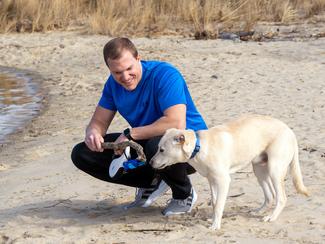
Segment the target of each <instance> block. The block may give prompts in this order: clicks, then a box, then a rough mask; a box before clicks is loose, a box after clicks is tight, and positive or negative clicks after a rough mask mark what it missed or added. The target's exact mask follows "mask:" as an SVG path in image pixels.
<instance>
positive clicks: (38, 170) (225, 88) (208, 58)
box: [0, 32, 325, 243]
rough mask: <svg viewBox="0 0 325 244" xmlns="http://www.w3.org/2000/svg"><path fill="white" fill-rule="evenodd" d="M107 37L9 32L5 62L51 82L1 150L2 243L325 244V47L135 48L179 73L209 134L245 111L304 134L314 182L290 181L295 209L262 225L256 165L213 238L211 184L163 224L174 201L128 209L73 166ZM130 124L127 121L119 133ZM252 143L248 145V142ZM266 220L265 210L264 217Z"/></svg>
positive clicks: (233, 191) (153, 43)
mask: <svg viewBox="0 0 325 244" xmlns="http://www.w3.org/2000/svg"><path fill="white" fill-rule="evenodd" d="M108 40H109V38H108V37H105V36H97V35H91V36H90V35H82V34H78V33H73V32H56V33H47V34H7V35H0V65H3V66H11V67H15V68H21V69H27V70H31V71H33V72H37V73H38V74H40V75H41V76H42V77H43V80H42V86H43V88H44V89H45V90H46V91H47V96H46V104H47V106H46V109H45V110H44V112H43V113H42V114H41V115H40V116H39V117H38V118H36V119H34V120H33V121H32V122H31V124H30V125H29V126H27V127H26V129H25V130H24V131H22V132H20V133H18V134H17V135H15V136H14V137H13V138H12V140H13V142H12V143H10V144H9V145H7V146H5V147H3V148H1V151H0V243H11V242H13V243H261V242H263V243H322V242H323V241H324V239H325V219H324V216H325V208H324V204H323V202H324V201H325V187H324V183H325V182H324V176H325V174H324V173H325V140H324V139H325V137H324V136H325V123H324V121H325V108H324V105H325V39H324V38H319V39H316V38H310V39H306V40H296V41H277V42H261V43H258V42H239V41H231V40H208V41H204V40H201V41H195V40H192V39H190V38H183V37H160V38H154V39H148V38H136V39H133V40H134V42H135V43H136V45H137V46H138V48H139V52H140V54H141V56H142V58H143V59H159V60H164V61H168V62H171V63H173V64H174V65H176V66H177V67H178V68H179V69H180V70H181V72H182V73H183V74H184V77H185V78H186V80H187V83H188V86H189V89H190V91H191V93H192V96H193V99H194V101H195V103H196V105H197V107H198V109H199V111H200V112H201V113H202V115H203V116H204V118H205V120H206V122H207V124H208V126H210V127H211V126H214V125H218V124H221V123H223V122H225V121H228V120H231V119H233V118H236V117H238V116H240V115H243V114H247V113H258V114H265V115H270V116H273V117H276V118H278V119H281V120H283V121H284V122H286V123H287V124H288V125H289V126H290V127H291V128H292V129H293V130H294V131H295V133H296V135H297V138H298V142H299V149H300V159H301V168H302V173H303V177H304V182H305V185H306V186H307V187H308V188H309V189H310V192H311V196H310V197H308V198H306V197H304V196H302V195H298V194H297V193H296V191H295V189H294V187H293V184H292V182H291V178H290V176H288V178H287V181H286V190H287V196H288V202H287V206H286V208H285V209H284V211H283V212H282V214H281V215H280V217H279V219H278V220H277V221H276V222H272V223H264V222H262V221H261V219H262V217H263V213H262V214H250V213H248V211H249V210H250V209H253V208H256V207H258V206H260V204H262V202H263V194H262V191H261V189H260V187H259V186H258V184H257V181H256V179H255V177H254V175H253V173H252V168H251V167H248V168H247V169H245V170H242V171H240V172H238V173H236V174H234V175H233V176H232V183H231V187H230V192H229V195H237V194H240V196H238V197H229V198H228V200H227V202H226V207H225V213H224V217H223V220H222V228H221V230H219V231H212V230H210V229H209V226H210V224H211V216H212V207H211V205H210V190H209V186H208V183H207V180H206V179H205V178H203V177H201V176H200V175H198V174H195V175H193V176H192V177H191V179H192V182H193V185H194V187H195V189H196V191H197V192H198V196H199V198H198V201H197V204H196V207H195V209H194V210H193V211H192V213H190V214H186V215H180V216H176V217H175V216H174V217H168V218H166V217H163V216H162V215H161V213H160V212H161V210H162V209H163V208H164V206H165V205H166V202H167V201H168V199H169V198H170V197H171V194H170V192H168V193H167V194H166V195H164V196H163V197H161V198H160V199H159V200H158V201H157V202H156V203H155V204H154V205H153V206H152V207H149V208H146V209H143V208H140V209H133V210H130V211H127V212H125V211H123V210H122V206H123V205H124V204H126V203H129V202H130V201H132V199H133V197H134V189H132V188H129V187H125V186H120V185H114V184H110V183H107V182H103V181H99V180H97V179H95V178H92V177H90V176H88V175H86V174H85V173H83V172H81V171H79V170H78V169H76V168H75V166H74V165H73V164H72V163H71V160H70V152H71V149H72V147H73V146H74V144H76V143H78V142H79V141H82V140H83V138H84V129H85V127H86V125H87V123H88V122H89V119H90V116H91V115H92V113H93V111H94V108H95V106H96V104H97V101H98V99H99V97H100V95H101V91H102V87H103V84H104V82H105V80H106V77H107V75H108V73H109V72H108V69H107V68H106V67H105V65H104V62H103V58H102V47H103V45H104V44H105V43H106V42H107V41H108ZM126 126H127V124H126V123H125V122H124V120H123V119H122V118H121V117H120V116H118V117H117V118H115V120H114V121H113V124H112V126H111V128H110V131H111V132H113V131H121V130H122V129H123V128H125V127H126ZM247 139H249V138H247ZM264 214H265V213H264Z"/></svg>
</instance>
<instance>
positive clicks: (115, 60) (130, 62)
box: [103, 37, 142, 91]
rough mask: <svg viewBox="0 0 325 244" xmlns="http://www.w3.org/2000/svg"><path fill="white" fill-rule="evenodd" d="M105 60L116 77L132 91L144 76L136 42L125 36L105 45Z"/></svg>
mask: <svg viewBox="0 0 325 244" xmlns="http://www.w3.org/2000/svg"><path fill="white" fill-rule="evenodd" d="M103 53H104V60H105V63H106V65H107V67H108V68H109V70H110V71H111V74H112V76H113V77H114V79H115V80H116V81H117V82H118V83H119V84H120V85H122V86H123V87H124V88H125V89H127V90H129V91H132V90H134V89H135V88H136V87H137V85H138V84H139V82H140V80H141V77H142V66H141V63H140V57H139V55H138V51H137V49H136V47H135V46H134V44H133V43H132V42H131V41H130V40H129V39H128V38H124V37H117V38H114V39H112V40H110V41H109V42H108V43H106V45H105V46H104V50H103Z"/></svg>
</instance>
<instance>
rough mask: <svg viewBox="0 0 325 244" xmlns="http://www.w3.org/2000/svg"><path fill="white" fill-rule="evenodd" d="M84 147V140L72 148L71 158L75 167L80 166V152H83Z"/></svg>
mask: <svg viewBox="0 0 325 244" xmlns="http://www.w3.org/2000/svg"><path fill="white" fill-rule="evenodd" d="M86 147H87V146H86V144H85V143H84V142H81V143H79V144H77V145H75V146H74V148H73V149H72V152H71V160H72V162H73V164H74V165H75V166H76V167H77V168H80V164H81V158H82V154H83V153H84V152H85V149H86Z"/></svg>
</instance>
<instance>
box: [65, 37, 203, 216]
mask: <svg viewBox="0 0 325 244" xmlns="http://www.w3.org/2000/svg"><path fill="white" fill-rule="evenodd" d="M103 53H104V60H105V63H106V65H107V67H108V68H109V70H110V73H111V74H110V76H109V78H108V80H107V82H106V84H105V87H104V90H103V93H102V96H101V98H100V100H99V103H98V105H97V107H96V110H95V112H94V114H93V117H92V119H91V121H90V123H89V125H88V126H87V129H86V137H85V141H84V142H82V143H80V144H78V145H76V146H75V147H74V149H73V151H72V156H71V157H72V161H73V163H74V164H75V165H76V167H78V168H79V169H81V170H82V171H84V172H86V173H88V174H90V175H92V176H94V177H96V178H98V179H101V180H104V181H108V182H112V183H117V184H123V185H127V186H132V187H137V191H136V199H135V201H134V202H133V203H131V204H130V205H129V206H127V208H129V207H136V206H143V207H147V206H149V205H151V204H152V202H154V201H155V200H156V199H157V198H158V197H159V196H161V195H162V194H164V193H165V192H166V191H167V190H168V189H169V187H170V188H171V190H172V197H173V198H172V199H171V201H170V202H169V204H168V206H167V207H166V208H165V209H164V210H163V214H164V215H172V214H181V213H186V212H190V211H191V209H192V207H193V205H194V203H195V201H196V199H197V195H196V193H195V191H194V189H193V188H192V185H191V182H190V179H189V178H188V174H191V173H194V172H195V170H194V169H193V168H192V167H191V166H190V165H189V164H187V163H185V162H180V163H179V164H176V165H173V166H171V167H169V168H166V169H164V170H161V171H155V170H154V169H153V168H152V167H151V166H150V165H149V163H147V164H145V165H144V166H141V167H137V168H135V169H133V170H129V171H128V172H127V173H125V174H123V175H122V176H121V177H119V178H115V177H114V175H110V173H111V169H112V166H114V165H116V163H117V164H120V163H121V162H123V161H127V160H128V159H130V157H131V156H134V155H132V154H133V153H132V152H131V153H130V150H125V152H124V153H123V154H122V155H121V156H120V155H118V156H119V157H118V156H116V155H115V156H114V152H113V151H112V150H103V148H102V146H101V143H102V142H116V143H118V142H123V141H126V140H134V141H136V142H137V143H139V144H141V145H142V146H143V147H144V153H145V155H146V157H147V160H148V162H149V161H150V159H151V158H152V157H153V155H154V154H155V153H156V151H157V148H158V143H159V140H160V138H161V136H162V135H163V134H164V133H165V131H166V130H167V129H169V128H179V129H185V128H188V129H193V130H201V129H206V128H207V127H206V124H205V122H204V120H203V118H202V116H201V115H200V114H199V112H198V111H197V109H196V108H195V105H194V103H193V101H192V98H191V96H190V94H189V91H188V88H187V86H186V83H185V81H184V79H183V77H182V75H181V74H180V73H179V71H178V70H177V69H176V68H175V67H173V66H172V65H170V64H168V63H165V62H158V61H142V60H140V57H139V55H138V52H137V49H136V47H135V46H134V44H133V43H132V42H131V41H130V40H129V39H127V38H114V39H112V40H111V41H109V42H108V43H107V44H106V45H105V47H104V50H103ZM117 111H118V112H119V113H120V114H121V115H122V117H123V118H124V119H126V121H127V122H128V123H129V124H130V126H131V127H130V128H127V129H125V130H124V132H123V133H110V134H106V132H107V130H108V128H109V126H110V124H111V122H112V120H113V118H114V115H115V113H116V112H117ZM115 153H118V154H121V152H115Z"/></svg>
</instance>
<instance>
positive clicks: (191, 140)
mask: <svg viewBox="0 0 325 244" xmlns="http://www.w3.org/2000/svg"><path fill="white" fill-rule="evenodd" d="M183 135H184V137H185V141H184V143H183V150H184V152H185V154H186V155H187V156H188V157H190V156H191V155H192V152H193V149H194V145H195V133H194V131H193V130H185V131H184V134H183Z"/></svg>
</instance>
